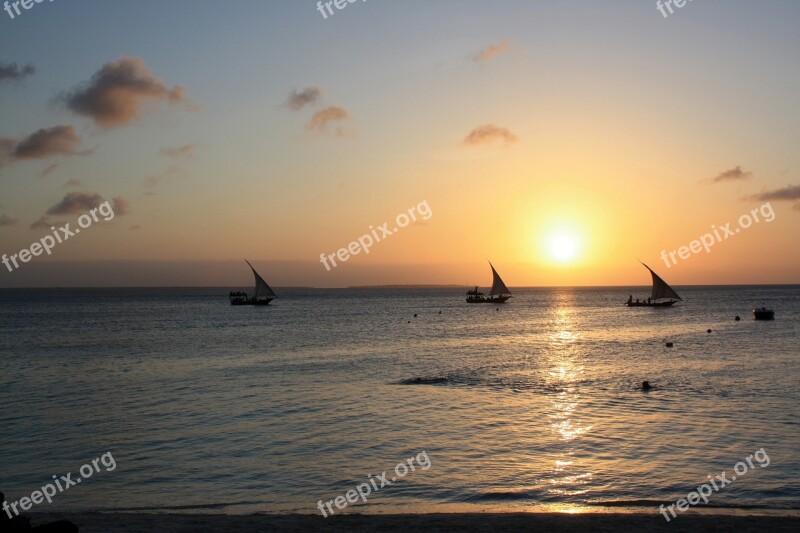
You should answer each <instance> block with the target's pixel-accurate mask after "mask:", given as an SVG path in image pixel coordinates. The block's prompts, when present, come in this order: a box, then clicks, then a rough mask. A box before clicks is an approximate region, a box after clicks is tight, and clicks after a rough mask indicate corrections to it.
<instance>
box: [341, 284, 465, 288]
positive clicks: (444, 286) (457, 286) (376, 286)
mask: <svg viewBox="0 0 800 533" xmlns="http://www.w3.org/2000/svg"><path fill="white" fill-rule="evenodd" d="M464 287H467V285H352V286H350V287H347V288H348V289H463V288H464Z"/></svg>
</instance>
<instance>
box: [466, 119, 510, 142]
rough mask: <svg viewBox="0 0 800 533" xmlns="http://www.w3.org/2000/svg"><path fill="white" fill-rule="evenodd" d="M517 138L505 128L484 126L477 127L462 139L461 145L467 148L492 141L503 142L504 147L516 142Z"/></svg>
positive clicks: (490, 125) (491, 125)
mask: <svg viewBox="0 0 800 533" xmlns="http://www.w3.org/2000/svg"><path fill="white" fill-rule="evenodd" d="M517 140H518V137H517V136H516V135H514V134H513V133H511V131H509V130H508V129H506V128H501V127H500V126H496V125H494V124H484V125H482V126H478V127H477V128H475V129H474V130H472V131H471V132H469V135H467V136H466V137H464V140H463V141H462V143H463V144H465V145H467V146H478V145H481V144H488V143H491V142H494V141H500V142H504V143H505V144H506V146H508V145H510V144H513V143H515V142H517Z"/></svg>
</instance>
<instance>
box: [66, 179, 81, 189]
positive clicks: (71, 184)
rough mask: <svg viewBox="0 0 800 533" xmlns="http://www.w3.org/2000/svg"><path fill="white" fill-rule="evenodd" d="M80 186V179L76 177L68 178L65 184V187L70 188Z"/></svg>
mask: <svg viewBox="0 0 800 533" xmlns="http://www.w3.org/2000/svg"><path fill="white" fill-rule="evenodd" d="M80 186H81V182H80V180H75V179H72V180H67V182H66V183H65V184H64V188H65V189H69V188H70V187H80Z"/></svg>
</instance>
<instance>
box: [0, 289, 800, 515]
mask: <svg viewBox="0 0 800 533" xmlns="http://www.w3.org/2000/svg"><path fill="white" fill-rule="evenodd" d="M679 291H680V292H681V293H682V295H683V296H684V298H685V300H686V301H685V303H682V304H679V305H677V306H675V307H673V308H670V309H628V308H626V307H625V306H624V305H622V304H623V303H624V301H625V300H626V299H627V297H628V294H629V293H631V292H633V293H634V294H636V293H637V292H638V294H640V295H641V294H645V290H644V289H642V288H639V289H638V290H637V289H633V288H630V289H629V288H613V289H610V288H608V289H606V288H601V289H588V288H580V289H567V288H565V289H529V290H525V289H520V290H515V297H514V298H513V299H512V300H511V301H510V302H509V303H507V304H505V305H503V306H494V305H467V304H466V303H465V302H464V296H463V292H464V291H461V290H454V289H429V290H378V289H363V290H300V289H295V290H288V289H287V290H284V291H279V294H280V296H281V298H280V299H279V300H277V301H276V302H274V304H273V305H272V306H270V307H268V308H247V307H231V306H230V305H228V304H227V292H228V289H173V290H133V289H131V290H127V289H119V290H108V289H106V290H88V289H87V290H32V291H8V290H6V291H0V358H1V360H2V361H3V372H2V375H0V405H2V408H1V409H0V424H2V425H1V426H0V427H2V431H1V432H0V490H3V491H5V493H6V496H7V498H8V499H9V500H10V501H11V500H17V499H18V498H20V497H22V496H26V495H30V493H31V492H32V491H34V490H36V489H38V488H39V487H41V486H42V485H43V484H45V483H47V482H48V481H50V480H51V479H52V476H53V475H63V474H66V473H67V472H73V473H77V471H78V469H79V468H80V466H81V465H83V464H85V463H87V462H90V461H91V460H92V459H94V458H96V457H99V456H101V455H102V454H104V453H106V452H111V453H112V454H113V457H114V459H115V462H116V465H117V467H116V469H114V470H113V471H105V470H103V471H101V472H98V473H95V474H94V475H93V476H92V477H91V479H85V480H83V482H82V483H81V484H80V485H76V486H74V487H71V488H70V489H69V490H67V491H65V492H63V493H61V494H59V495H57V496H56V497H55V499H54V502H53V503H52V505H50V506H49V508H50V509H68V510H79V509H151V510H181V511H192V512H196V511H201V512H225V513H245V512H289V511H292V512H301V513H318V512H319V511H318V509H317V502H318V500H324V501H327V500H331V499H334V498H336V497H337V496H340V495H342V496H343V495H345V493H346V491H348V490H350V489H353V488H355V486H356V485H357V484H359V483H362V482H365V481H368V476H370V475H371V476H373V478H374V477H375V476H376V475H379V474H381V473H382V472H384V471H386V472H387V478H389V479H391V477H398V476H396V474H395V471H394V468H395V465H397V464H398V463H401V462H405V461H406V460H407V459H408V458H411V457H416V456H417V454H419V453H420V452H423V451H424V452H425V454H426V455H427V457H428V458H429V459H430V466H429V468H427V469H423V468H422V467H421V466H419V463H415V464H416V465H417V466H416V468H415V470H414V471H413V472H411V471H409V472H408V473H407V474H406V475H405V476H404V477H402V479H397V480H396V481H395V482H394V483H392V484H391V485H390V486H386V487H383V488H382V489H381V490H379V491H377V492H374V493H373V494H371V495H370V496H369V501H368V503H366V504H364V503H359V504H351V505H350V506H349V507H348V508H347V510H346V511H347V512H350V511H357V512H362V513H381V512H389V511H398V510H399V511H404V512H430V511H452V510H474V511H478V510H507V509H508V510H510V509H514V510H558V509H564V510H568V509H580V508H586V507H591V508H594V507H595V506H609V505H613V506H617V507H616V509H618V510H619V509H621V508H625V507H642V506H643V507H649V506H656V505H657V504H658V503H667V502H670V501H675V500H676V499H678V498H681V497H685V496H686V495H687V493H689V492H690V491H692V490H694V489H695V488H696V487H697V486H698V485H701V484H703V483H705V482H707V480H708V477H707V476H708V475H712V476H716V475H718V474H721V473H722V472H723V471H725V472H727V477H728V478H730V477H731V476H732V475H733V469H734V465H736V463H738V462H740V461H745V459H746V458H747V457H748V456H750V455H751V454H753V453H754V452H756V450H760V449H762V448H763V449H764V452H765V454H766V455H767V456H768V457H769V465H768V466H765V467H762V466H760V464H763V462H762V463H759V462H758V461H756V460H753V463H754V467H753V468H752V469H750V468H749V467H748V471H747V472H746V474H744V475H740V476H738V477H737V479H736V481H733V482H731V484H729V485H728V486H726V487H725V488H723V489H721V490H719V492H715V493H714V494H712V496H711V498H710V504H711V505H714V506H720V507H725V506H734V507H753V506H754V507H765V508H768V509H783V510H785V509H798V508H800V483H798V479H800V456H798V450H799V449H800V425H799V424H798V415H797V413H798V407H800V370H798V356H800V342H798V341H800V287H733V288H724V287H716V288H702V287H694V288H683V289H679ZM762 304H766V305H768V306H772V307H774V308H775V309H776V311H777V320H775V321H774V322H757V321H754V320H753V319H752V314H751V310H752V308H753V307H755V306H761V305H762ZM415 314H416V315H417V316H416V317H415ZM737 314H738V315H740V316H741V318H742V320H741V321H739V322H736V321H734V316H735V315H737ZM708 329H711V330H712V332H711V333H707V330H708ZM666 341H672V342H674V347H673V348H667V347H665V342H666ZM643 380H648V381H649V382H650V383H651V384H652V385H653V387H654V388H653V390H651V391H649V392H643V391H641V390H639V388H638V387H639V386H640V384H641V382H642V381H643ZM760 457H762V458H763V455H761V456H760ZM74 477H75V475H74V474H73V478H74ZM47 508H48V506H47V505H46V504H43V505H40V506H37V507H36V510H45V509H47ZM337 512H339V511H338V510H337Z"/></svg>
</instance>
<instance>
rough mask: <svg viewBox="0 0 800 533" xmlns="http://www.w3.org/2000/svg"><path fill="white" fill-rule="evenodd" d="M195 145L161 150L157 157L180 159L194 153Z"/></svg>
mask: <svg viewBox="0 0 800 533" xmlns="http://www.w3.org/2000/svg"><path fill="white" fill-rule="evenodd" d="M194 149H195V145H193V144H187V145H186V146H178V147H176V148H171V147H170V148H162V149H161V150H159V151H158V154H159V155H164V156H167V157H172V158H175V159H180V158H181V157H188V156H191V155H192V154H193V153H194Z"/></svg>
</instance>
